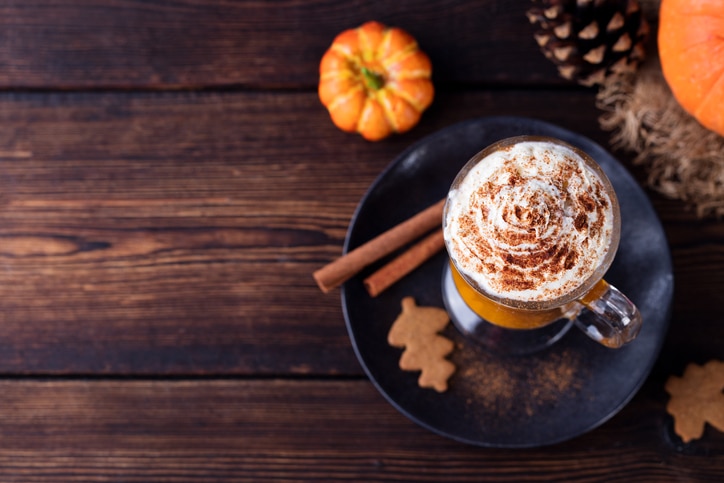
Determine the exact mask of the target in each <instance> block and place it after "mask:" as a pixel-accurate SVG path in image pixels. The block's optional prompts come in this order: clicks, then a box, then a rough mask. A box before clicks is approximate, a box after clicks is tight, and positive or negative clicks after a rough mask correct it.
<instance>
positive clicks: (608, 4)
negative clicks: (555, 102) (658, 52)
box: [527, 0, 649, 86]
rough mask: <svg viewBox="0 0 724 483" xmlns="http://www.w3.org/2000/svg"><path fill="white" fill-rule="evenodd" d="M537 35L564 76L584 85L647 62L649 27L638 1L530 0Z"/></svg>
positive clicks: (545, 51) (539, 42)
mask: <svg viewBox="0 0 724 483" xmlns="http://www.w3.org/2000/svg"><path fill="white" fill-rule="evenodd" d="M532 1H533V3H534V4H535V5H534V6H533V7H531V8H530V9H529V10H528V12H527V15H528V19H529V20H530V22H531V23H532V24H534V25H537V26H538V27H540V29H539V30H538V31H536V32H535V34H534V37H535V40H536V42H538V45H539V46H540V48H541V51H542V52H543V53H544V54H545V56H546V57H547V58H548V59H550V60H551V61H552V62H553V63H554V64H556V65H557V66H558V72H559V73H560V74H561V76H562V77H564V78H566V79H569V80H575V81H576V82H578V83H579V84H582V85H584V86H592V85H594V84H601V83H603V80H604V79H605V78H606V77H607V76H608V75H610V74H612V73H617V74H620V73H624V72H632V71H635V70H636V69H637V68H638V66H639V64H640V63H641V62H642V61H643V60H644V57H645V55H646V51H645V49H644V43H645V42H646V39H647V37H648V33H649V26H648V23H647V22H646V19H645V18H644V14H643V12H642V10H641V7H640V6H639V4H638V2H637V1H636V0H532Z"/></svg>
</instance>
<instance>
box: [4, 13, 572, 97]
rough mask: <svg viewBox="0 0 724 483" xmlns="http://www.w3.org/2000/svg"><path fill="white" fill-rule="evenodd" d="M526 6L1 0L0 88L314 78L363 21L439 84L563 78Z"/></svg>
mask: <svg viewBox="0 0 724 483" xmlns="http://www.w3.org/2000/svg"><path fill="white" fill-rule="evenodd" d="M529 6H530V2H529V0H514V1H508V0H489V1H485V2H480V1H473V0H465V1H443V2H435V3H434V4H433V3H430V4H421V3H420V2H417V1H414V0H404V1H398V2H394V3H389V2H376V1H370V0H354V1H351V2H339V1H330V0H321V1H316V2H305V1H300V0H286V1H283V2H251V1H241V2H229V1H226V0H210V1H209V0H178V1H173V2H169V1H164V0H149V1H136V0H114V1H113V2H110V3H109V2H108V1H105V0H77V1H74V2H52V3H50V4H49V3H48V2H46V1H39V0H15V1H10V2H3V4H2V6H0V66H2V69H0V88H2V87H5V88H41V89H45V88H51V89H55V88H64V89H71V88H72V89H83V88H178V87H184V88H188V87H199V86H222V87H228V86H245V87H306V88H314V87H315V86H316V84H317V80H318V67H319V60H320V59H321V57H322V54H323V53H324V51H325V50H326V49H327V48H328V47H329V45H330V44H331V43H332V40H333V39H334V37H335V36H336V35H337V34H338V33H339V32H341V31H343V30H345V29H348V28H353V27H356V26H358V25H360V24H362V23H364V22H365V21H368V20H378V21H381V22H385V23H388V24H389V25H396V26H400V27H403V28H405V29H406V30H408V31H409V32H410V33H412V34H413V35H414V36H415V37H416V38H417V39H418V41H419V43H420V45H421V46H422V47H423V49H424V50H425V51H426V52H427V53H428V54H429V55H430V57H431V59H432V61H433V65H434V79H435V81H436V82H437V83H439V84H440V85H443V84H450V83H466V84H467V83H486V84H489V83H495V84H500V83H506V84H523V83H532V82H535V83H548V84H557V85H565V84H566V82H565V81H564V80H562V79H560V78H559V77H558V75H557V73H556V71H555V69H554V67H553V66H552V64H550V62H548V61H547V60H546V59H545V58H544V57H543V55H542V54H541V53H540V52H539V51H538V47H537V44H536V43H535V41H534V39H533V35H532V34H533V27H532V26H530V25H529V23H528V20H527V18H526V15H525V11H526V9H527V8H528V7H529ZM521 32H524V33H525V34H523V35H521ZM451 52H454V53H455V55H450V53H451Z"/></svg>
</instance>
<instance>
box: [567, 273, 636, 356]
mask: <svg viewBox="0 0 724 483" xmlns="http://www.w3.org/2000/svg"><path fill="white" fill-rule="evenodd" d="M576 305H577V306H578V307H577V308H578V309H579V311H578V313H577V314H576V316H575V318H574V319H573V322H574V323H575V324H576V326H578V328H579V329H581V330H582V331H583V332H585V333H586V335H588V336H589V337H590V338H592V339H593V340H595V341H596V342H598V343H600V344H603V345H605V346H606V347H611V348H614V349H617V348H619V347H621V346H623V345H624V344H626V343H628V342H631V341H632V340H634V339H635V338H636V336H637V335H638V333H639V331H640V330H641V324H642V322H643V321H642V319H641V314H640V313H639V310H638V309H637V308H636V306H635V305H634V304H633V303H632V302H631V301H630V300H629V299H628V298H626V296H625V295H624V294H622V293H621V291H620V290H618V289H617V288H616V287H614V286H613V285H610V284H608V283H607V282H606V281H605V280H601V281H600V282H598V284H596V286H595V287H594V288H593V289H592V290H591V291H590V292H588V294H586V295H585V296H584V297H582V298H581V299H580V300H578V302H577V303H576Z"/></svg>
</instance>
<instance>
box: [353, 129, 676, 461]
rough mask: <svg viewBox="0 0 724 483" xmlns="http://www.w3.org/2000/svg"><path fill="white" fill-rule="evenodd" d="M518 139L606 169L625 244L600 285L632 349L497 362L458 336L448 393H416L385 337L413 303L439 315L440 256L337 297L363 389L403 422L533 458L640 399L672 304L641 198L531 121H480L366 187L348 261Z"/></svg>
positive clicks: (585, 343) (575, 345)
mask: <svg viewBox="0 0 724 483" xmlns="http://www.w3.org/2000/svg"><path fill="white" fill-rule="evenodd" d="M520 134H537V135H546V136H553V137H556V138H559V139H562V140H564V141H567V142H568V143H570V144H573V145H575V146H578V147H579V148H581V149H583V150H584V151H586V152H587V153H589V154H590V155H591V156H592V157H593V158H594V159H596V161H597V162H598V163H599V164H600V165H601V166H602V168H603V170H604V171H605V172H606V174H607V175H608V177H609V178H610V180H611V182H612V183H613V186H614V188H615V190H616V193H617V195H618V197H619V201H620V205H621V213H622V236H621V244H620V247H619V251H618V254H617V256H616V260H615V261H614V263H613V265H612V267H611V268H610V269H609V271H608V273H607V274H606V279H607V280H608V281H609V282H610V283H612V284H613V285H615V286H617V287H618V288H619V289H621V291H623V292H624V293H625V294H627V295H628V297H629V298H630V299H631V300H633V302H634V303H636V305H637V306H638V307H639V309H640V311H641V314H642V316H643V318H644V325H643V329H642V330H641V333H640V335H639V336H638V338H637V339H636V340H635V341H633V342H632V343H630V344H629V345H627V346H625V347H624V348H622V349H618V350H613V349H607V348H605V347H603V346H600V345H599V344H597V343H595V342H594V341H592V340H590V339H588V338H587V337H586V336H585V335H584V334H583V333H581V332H579V331H578V330H576V329H572V330H570V331H569V332H568V333H567V334H566V335H565V336H564V337H563V339H562V340H560V341H559V342H558V343H556V344H555V345H554V346H553V347H552V348H550V349H548V350H545V351H543V352H539V353H535V354H533V355H527V356H517V357H515V356H510V357H501V356H494V355H491V354H489V353H487V352H485V351H484V350H483V349H482V348H481V347H479V346H477V345H476V344H475V343H474V342H472V341H470V340H467V339H465V338H463V337H462V335H461V334H459V333H458V332H457V331H456V330H455V328H454V327H453V326H452V324H449V325H448V327H447V328H446V329H445V331H444V332H443V335H445V336H446V337H448V338H450V339H452V340H453V341H454V342H455V350H454V351H453V353H452V354H451V355H450V356H448V357H449V359H450V360H451V361H452V362H453V363H455V364H456V366H457V371H456V373H455V374H453V376H452V377H451V378H450V380H449V389H448V390H447V391H446V392H444V393H437V392H435V391H434V390H432V389H422V388H420V387H418V385H417V377H418V373H416V372H409V371H403V370H401V369H399V366H398V364H399V359H400V355H401V353H402V351H401V349H397V348H394V347H391V346H389V345H388V344H387V333H388V331H389V329H390V327H391V325H392V323H393V322H394V320H395V318H396V317H397V316H398V315H399V313H400V311H401V305H400V302H401V300H402V298H403V297H405V296H412V297H414V298H415V300H416V301H417V303H418V305H422V306H435V307H444V306H443V301H442V295H441V277H442V270H443V266H444V264H445V263H446V261H447V257H446V254H445V253H444V252H443V253H439V254H438V255H437V256H435V257H434V258H433V259H431V260H430V261H428V262H426V263H425V264H424V265H423V266H422V267H420V268H418V269H417V270H415V271H414V272H413V273H411V274H410V275H408V276H407V277H405V278H404V279H403V280H401V281H400V282H398V283H397V284H395V285H393V286H392V287H391V288H389V289H388V290H387V291H385V292H384V293H383V294H381V295H380V296H378V297H377V298H371V297H370V296H369V295H368V294H367V292H366V291H365V288H364V286H363V283H362V280H363V279H364V278H365V277H366V276H367V275H369V274H370V273H372V271H373V270H375V269H376V268H379V267H380V266H381V265H382V264H383V263H384V262H385V261H387V260H381V261H380V262H378V263H376V264H374V265H373V266H370V267H368V268H367V269H366V270H364V271H363V272H362V273H360V274H359V275H357V276H356V277H354V278H353V279H351V280H349V281H348V282H347V283H345V285H344V286H343V288H342V308H343V311H344V316H345V319H346V322H347V329H348V331H349V335H350V338H351V340H352V344H353V346H354V349H355V352H356V354H357V357H358V358H359V360H360V362H361V364H362V366H363V367H364V369H365V371H366V373H367V374H368V376H369V378H370V379H371V380H372V382H373V384H374V385H375V386H376V387H377V389H378V390H379V391H380V392H381V393H382V394H383V395H384V396H385V397H386V398H387V400H388V401H389V402H390V403H391V404H392V405H393V406H394V407H396V408H397V409H398V410H399V411H400V412H402V413H403V414H405V415H406V416H407V417H409V418H410V419H411V420H413V421H415V422H417V423H418V424H420V425H421V426H423V427H425V428H428V429H429V430H431V431H434V432H436V433H438V434H441V435H443V436H447V437H449V438H452V439H455V440H458V441H462V442H465V443H469V444H474V445H479V446H490V447H534V446H542V445H547V444H553V443H556V442H560V441H564V440H567V439H570V438H573V437H576V436H578V435H581V434H583V433H585V432H587V431H589V430H591V429H593V428H595V427H597V426H599V425H600V424H602V423H603V422H605V421H606V420H608V419H609V418H610V417H612V416H613V415H614V414H616V413H617V412H618V411H619V410H620V409H621V408H622V407H623V406H624V405H625V404H626V403H627V402H628V401H629V400H630V399H631V398H632V397H633V396H634V394H635V393H636V391H637V390H638V389H639V388H640V387H641V385H642V384H643V382H644V380H645V379H646V377H647V376H648V374H649V372H650V370H651V368H652V366H653V364H654V362H655V360H656V358H657V356H658V353H659V351H660V349H661V346H662V343H663V340H664V336H665V333H666V329H667V326H668V320H669V313H670V308H671V300H672V295H673V274H672V266H671V258H670V252H669V247H668V245H667V242H666V237H665V234H664V231H663V229H662V227H661V224H660V222H659V220H658V218H657V216H656V213H655V212H654V210H653V208H652V206H651V203H650V202H649V200H648V198H647V197H646V194H645V193H644V192H643V190H642V189H641V188H640V187H639V185H638V184H637V183H636V181H635V180H634V179H633V178H632V177H631V175H630V174H629V173H628V172H627V171H626V169H625V168H624V167H623V166H622V165H621V164H619V163H618V162H617V161H616V159H614V158H613V157H612V156H611V155H610V154H609V153H608V152H607V151H606V150H604V149H603V148H602V147H600V146H599V145H597V144H595V143H594V142H592V141H591V140H589V139H587V138H585V137H582V136H580V135H578V134H575V133H573V132H570V131H568V130H565V129H563V128H560V127H557V126H554V125H551V124H548V123H545V122H542V121H539V120H534V119H527V118H518V117H487V118H481V119H475V120H471V121H467V122H463V123H460V124H456V125H453V126H450V127H448V128H446V129H443V130H441V131H439V132H437V133H435V134H433V135H431V136H428V137H427V138H425V139H423V140H421V141H420V142H418V143H416V144H415V145H413V146H411V147H410V148H409V149H407V150H406V151H405V152H403V153H402V154H401V155H400V156H399V157H398V158H397V159H395V160H394V162H393V163H392V164H391V165H390V166H389V167H388V168H387V169H386V170H385V171H384V172H383V173H382V174H381V175H380V177H379V178H378V179H377V180H376V181H375V182H374V184H373V185H372V186H371V188H370V189H369V191H368V192H367V194H366V195H365V197H364V198H363V200H362V201H361V203H360V205H359V206H358V208H357V211H356V213H355V215H354V218H353V220H352V223H351V225H350V228H349V231H348V233H347V239H346V242H345V247H344V250H345V252H346V251H349V250H351V249H353V248H355V247H356V246H358V245H360V244H362V243H364V242H366V241H367V240H369V239H370V238H373V237H374V236H376V235H378V234H379V233H381V232H383V231H385V230H387V229H388V228H390V227H392V226H394V225H396V224H397V223H400V222H401V221H403V220H405V219H407V218H409V217H410V216H412V215H413V214H415V213H417V212H418V211H420V210H422V209H423V208H425V207H427V206H429V205H431V204H433V203H435V202H436V201H438V200H440V199H442V198H444V197H445V195H446V193H447V190H448V188H449V186H450V183H451V182H452V180H453V178H454V176H455V174H456V173H457V172H458V170H459V169H460V168H461V167H462V166H463V164H465V162H466V161H467V160H468V159H469V158H470V157H472V156H473V154H475V153H477V152H478V151H480V150H481V149H482V148H484V147H485V146H487V145H488V144H491V143H492V142H494V141H497V140H499V139H502V138H506V137H510V136H517V135H520Z"/></svg>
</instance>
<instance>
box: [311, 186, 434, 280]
mask: <svg viewBox="0 0 724 483" xmlns="http://www.w3.org/2000/svg"><path fill="white" fill-rule="evenodd" d="M444 205H445V200H444V199H443V200H440V201H439V202H437V203H435V204H434V205H432V206H430V207H428V208H426V209H425V210H423V211H421V212H420V213H418V214H416V215H414V216H413V217H412V218H409V219H408V220H405V221H403V222H402V223H400V224H399V225H397V226H395V227H393V228H390V229H389V230H387V231H386V232H384V233H382V234H380V235H378V236H377V237H375V238H373V239H372V240H370V241H368V242H367V243H364V244H363V245H360V246H359V247H357V248H355V249H354V250H352V251H350V252H349V253H347V254H346V255H344V256H342V257H340V258H338V259H337V260H335V261H334V262H332V263H330V264H328V265H326V266H324V267H322V268H320V269H319V270H317V271H316V272H314V274H313V276H314V279H315V280H316V281H317V285H319V288H320V289H321V290H322V292H324V293H327V292H329V291H330V290H332V289H333V288H335V287H337V286H339V285H341V284H342V283H344V282H345V281H347V280H349V279H350V278H352V277H353V276H354V275H355V274H357V273H358V272H359V271H360V270H362V269H363V268H364V267H366V266H367V265H369V264H370V263H373V262H376V261H377V260H379V259H380V258H382V257H384V256H385V255H388V254H390V253H392V252H393V251H395V250H397V249H398V248H400V247H402V246H403V245H405V244H407V243H409V242H411V241H413V240H415V239H416V238H418V237H420V236H421V235H423V234H425V233H427V232H428V231H430V230H431V229H433V228H435V227H436V226H440V224H441V223H442V211H443V207H444Z"/></svg>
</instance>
